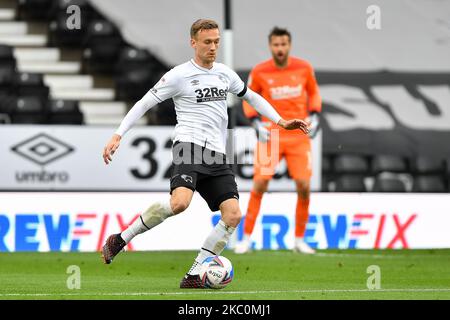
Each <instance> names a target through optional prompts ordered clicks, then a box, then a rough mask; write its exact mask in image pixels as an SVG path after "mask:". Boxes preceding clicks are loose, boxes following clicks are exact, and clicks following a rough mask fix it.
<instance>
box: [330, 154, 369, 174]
mask: <svg viewBox="0 0 450 320" xmlns="http://www.w3.org/2000/svg"><path fill="white" fill-rule="evenodd" d="M334 171H335V172H336V173H337V174H343V173H361V174H364V173H368V172H369V163H368V161H367V159H366V158H365V157H364V156H358V155H350V154H342V155H338V156H337V157H336V158H335V160H334Z"/></svg>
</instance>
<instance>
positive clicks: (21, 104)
mask: <svg viewBox="0 0 450 320" xmlns="http://www.w3.org/2000/svg"><path fill="white" fill-rule="evenodd" d="M10 115H11V122H12V123H26V124H45V123H46V120H47V115H46V112H45V108H44V104H43V102H42V100H41V99H39V98H37V97H23V98H17V99H14V100H13V101H12V105H11V114H10Z"/></svg>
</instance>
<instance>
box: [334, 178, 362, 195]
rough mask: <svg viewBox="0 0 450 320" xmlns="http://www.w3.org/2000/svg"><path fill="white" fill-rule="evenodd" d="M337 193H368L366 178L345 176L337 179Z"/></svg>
mask: <svg viewBox="0 0 450 320" xmlns="http://www.w3.org/2000/svg"><path fill="white" fill-rule="evenodd" d="M335 191H336V192H366V191H367V189H366V185H365V184H364V178H363V177H362V176H360V175H350V174H344V175H341V176H339V177H338V178H337V179H336V190H335Z"/></svg>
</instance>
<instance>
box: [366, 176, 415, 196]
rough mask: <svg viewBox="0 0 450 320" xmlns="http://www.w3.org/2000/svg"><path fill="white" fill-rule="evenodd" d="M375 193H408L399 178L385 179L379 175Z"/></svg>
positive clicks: (375, 184) (376, 180)
mask: <svg viewBox="0 0 450 320" xmlns="http://www.w3.org/2000/svg"><path fill="white" fill-rule="evenodd" d="M372 191H373V192H406V191H407V190H406V185H405V183H404V182H403V181H402V179H400V178H398V177H397V176H391V177H383V176H382V175H379V176H377V177H376V178H375V182H374V185H373V188H372Z"/></svg>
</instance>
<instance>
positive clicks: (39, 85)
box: [14, 73, 49, 101]
mask: <svg viewBox="0 0 450 320" xmlns="http://www.w3.org/2000/svg"><path fill="white" fill-rule="evenodd" d="M14 92H15V94H16V95H17V96H21V97H22V96H33V97H38V98H40V99H42V101H46V100H47V99H48V96H49V88H48V87H47V86H46V85H45V84H44V79H43V76H42V74H39V73H18V74H16V75H15V77H14Z"/></svg>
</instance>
